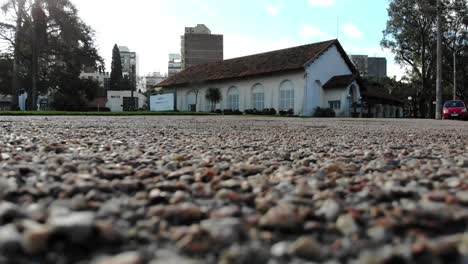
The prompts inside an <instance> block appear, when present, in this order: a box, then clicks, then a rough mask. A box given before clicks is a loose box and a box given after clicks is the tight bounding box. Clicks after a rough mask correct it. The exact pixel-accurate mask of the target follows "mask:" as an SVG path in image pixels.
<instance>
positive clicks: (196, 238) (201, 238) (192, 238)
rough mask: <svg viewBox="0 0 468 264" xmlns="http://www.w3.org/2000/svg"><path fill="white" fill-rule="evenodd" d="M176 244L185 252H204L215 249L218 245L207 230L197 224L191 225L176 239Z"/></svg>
mask: <svg viewBox="0 0 468 264" xmlns="http://www.w3.org/2000/svg"><path fill="white" fill-rule="evenodd" d="M176 245H177V247H178V248H179V249H180V250H181V251H183V252H185V253H187V254H205V253H208V252H211V251H213V250H216V248H218V247H219V246H220V244H219V243H218V242H217V241H215V240H213V239H212V238H211V236H210V234H209V233H208V232H207V231H205V230H203V229H200V228H199V227H198V226H193V227H192V228H191V230H189V231H188V232H187V233H186V234H184V235H183V236H182V238H181V239H180V240H178V241H177V244H176Z"/></svg>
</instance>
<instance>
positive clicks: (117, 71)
mask: <svg viewBox="0 0 468 264" xmlns="http://www.w3.org/2000/svg"><path fill="white" fill-rule="evenodd" d="M122 79H123V78H122V61H121V58H120V50H119V47H117V44H115V45H114V49H112V65H111V77H110V89H111V90H118V89H119V87H120V83H121V82H122Z"/></svg>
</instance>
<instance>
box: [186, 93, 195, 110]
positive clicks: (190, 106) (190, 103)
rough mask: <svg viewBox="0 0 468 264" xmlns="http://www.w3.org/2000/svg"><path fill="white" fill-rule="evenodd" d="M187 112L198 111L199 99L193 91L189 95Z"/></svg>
mask: <svg viewBox="0 0 468 264" xmlns="http://www.w3.org/2000/svg"><path fill="white" fill-rule="evenodd" d="M187 110H188V111H191V112H196V111H197V97H196V96H195V93H194V92H193V91H191V92H189V93H187Z"/></svg>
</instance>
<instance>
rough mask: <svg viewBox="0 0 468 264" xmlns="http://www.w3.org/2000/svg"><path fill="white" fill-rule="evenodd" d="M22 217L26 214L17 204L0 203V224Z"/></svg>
mask: <svg viewBox="0 0 468 264" xmlns="http://www.w3.org/2000/svg"><path fill="white" fill-rule="evenodd" d="M24 217H26V214H25V213H24V212H23V211H22V210H21V208H19V207H18V206H16V205H14V204H12V203H9V202H1V203H0V225H1V224H6V223H11V222H12V221H14V220H16V219H21V218H24Z"/></svg>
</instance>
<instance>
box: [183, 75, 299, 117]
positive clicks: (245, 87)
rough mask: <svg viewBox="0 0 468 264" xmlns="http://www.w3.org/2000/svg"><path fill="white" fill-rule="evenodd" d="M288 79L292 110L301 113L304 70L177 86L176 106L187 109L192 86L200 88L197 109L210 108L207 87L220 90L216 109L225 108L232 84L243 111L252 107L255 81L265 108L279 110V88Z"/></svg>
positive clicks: (204, 110)
mask: <svg viewBox="0 0 468 264" xmlns="http://www.w3.org/2000/svg"><path fill="white" fill-rule="evenodd" d="M285 80H289V81H291V82H292V83H293V85H294V112H295V113H296V114H298V115H302V113H303V103H304V100H303V98H304V86H305V80H304V72H303V71H297V72H292V73H279V74H275V75H274V76H260V77H254V78H245V79H242V80H226V81H220V82H211V83H209V84H201V85H192V86H191V87H190V88H189V87H179V88H177V89H176V91H177V92H176V93H177V108H178V110H181V111H187V110H189V109H188V104H187V94H188V93H189V92H190V91H192V89H193V87H196V89H200V91H199V94H198V102H197V111H202V112H206V111H209V110H210V102H209V101H208V100H206V98H205V95H206V92H207V90H208V89H209V88H218V89H220V91H221V94H222V97H223V100H222V101H221V102H220V103H219V104H218V105H217V106H216V109H226V108H227V96H228V90H229V88H231V87H232V86H235V87H237V89H238V90H239V108H240V109H239V110H240V111H245V110H247V109H252V108H253V106H252V93H251V91H252V88H253V86H254V85H256V84H257V83H260V84H262V85H263V87H264V96H265V97H264V104H265V108H275V109H276V110H277V111H278V110H279V89H280V85H281V83H282V82H283V81H285Z"/></svg>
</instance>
